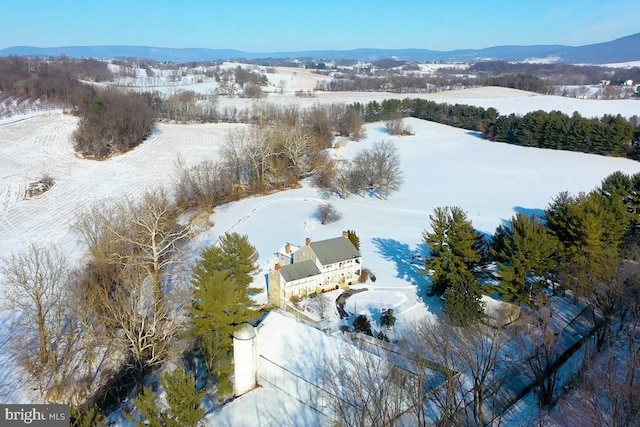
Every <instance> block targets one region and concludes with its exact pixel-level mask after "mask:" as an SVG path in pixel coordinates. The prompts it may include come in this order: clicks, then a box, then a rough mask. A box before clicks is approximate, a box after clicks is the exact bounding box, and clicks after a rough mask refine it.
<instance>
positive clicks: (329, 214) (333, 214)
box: [316, 203, 342, 225]
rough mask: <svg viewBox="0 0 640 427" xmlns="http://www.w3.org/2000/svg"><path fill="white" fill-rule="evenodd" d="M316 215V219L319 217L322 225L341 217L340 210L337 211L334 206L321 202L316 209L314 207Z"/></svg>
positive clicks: (338, 219)
mask: <svg viewBox="0 0 640 427" xmlns="http://www.w3.org/2000/svg"><path fill="white" fill-rule="evenodd" d="M316 215H317V216H318V219H320V222H321V223H322V225H327V224H331V223H332V222H337V221H340V220H341V219H342V215H341V214H340V212H338V211H337V210H336V208H334V207H333V205H331V204H329V203H323V204H321V205H320V206H318V209H316Z"/></svg>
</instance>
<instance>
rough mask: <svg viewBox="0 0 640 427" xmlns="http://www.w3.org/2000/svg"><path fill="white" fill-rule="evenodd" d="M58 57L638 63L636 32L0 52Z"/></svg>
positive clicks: (639, 35)
mask: <svg viewBox="0 0 640 427" xmlns="http://www.w3.org/2000/svg"><path fill="white" fill-rule="evenodd" d="M9 55H17V56H39V57H48V56H60V55H67V56H69V57H72V58H140V59H152V60H156V61H170V62H190V61H215V60H225V59H243V58H251V59H268V58H274V59H283V58H313V59H324V60H335V59H354V60H361V61H374V60H379V59H384V58H391V57H393V58H397V59H400V60H409V61H449V62H476V61H480V60H489V59H493V60H503V61H523V60H526V59H529V58H546V57H557V58H558V61H559V62H567V63H590V64H605V63H614V62H629V61H639V60H640V33H636V34H632V35H629V36H625V37H620V38H617V39H615V40H611V41H607V42H601V43H593V44H588V45H583V46H565V45H501V46H491V47H486V48H481V49H455V50H449V51H438V50H431V49H421V48H404V49H378V48H358V49H347V50H336V49H327V50H306V51H278V52H246V51H242V50H237V49H211V48H166V47H155V46H118V45H114V46H111V45H96V46H60V47H49V48H41V47H33V46H11V47H7V48H4V49H1V50H0V56H9Z"/></svg>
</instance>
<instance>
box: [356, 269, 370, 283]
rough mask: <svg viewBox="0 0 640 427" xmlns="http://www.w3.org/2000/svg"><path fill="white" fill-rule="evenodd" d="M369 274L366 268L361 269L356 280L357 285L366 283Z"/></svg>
mask: <svg viewBox="0 0 640 427" xmlns="http://www.w3.org/2000/svg"><path fill="white" fill-rule="evenodd" d="M370 274H371V270H369V269H368V268H363V269H362V270H361V271H360V277H359V278H358V283H366V282H367V280H369V275H370Z"/></svg>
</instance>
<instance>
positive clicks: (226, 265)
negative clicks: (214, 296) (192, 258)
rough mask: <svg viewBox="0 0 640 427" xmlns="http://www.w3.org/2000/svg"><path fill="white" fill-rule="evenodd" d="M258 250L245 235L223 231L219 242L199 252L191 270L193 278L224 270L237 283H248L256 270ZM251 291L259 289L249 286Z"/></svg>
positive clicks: (256, 291)
mask: <svg viewBox="0 0 640 427" xmlns="http://www.w3.org/2000/svg"><path fill="white" fill-rule="evenodd" d="M257 262H258V251H256V248H255V247H254V246H252V245H251V243H249V238H248V237H247V236H246V235H241V234H238V233H225V234H223V235H222V236H220V244H219V245H212V246H209V247H208V248H207V249H205V250H204V251H203V252H202V253H201V254H200V260H199V261H198V264H197V265H196V268H195V270H194V272H193V275H194V280H196V281H197V280H199V279H200V278H204V277H207V276H208V275H210V274H212V273H214V272H220V271H222V272H226V273H227V274H228V275H229V276H231V277H232V278H233V279H235V280H236V281H237V282H238V284H240V285H241V286H242V285H249V284H251V282H252V281H253V274H254V273H256V272H257V271H258V264H257ZM249 291H250V292H253V293H258V292H260V290H259V289H253V288H251V289H250V290H249Z"/></svg>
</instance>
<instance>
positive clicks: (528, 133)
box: [350, 98, 640, 160]
mask: <svg viewBox="0 0 640 427" xmlns="http://www.w3.org/2000/svg"><path fill="white" fill-rule="evenodd" d="M350 108H353V109H355V110H356V111H358V112H359V113H360V114H361V115H362V117H363V120H364V121H365V122H374V121H379V120H388V119H390V118H392V117H394V115H402V116H405V117H406V116H409V117H415V118H418V119H424V120H429V121H434V122H437V123H442V124H446V125H449V126H454V127H459V128H462V129H469V130H472V131H476V132H481V133H482V135H483V136H484V137H485V138H487V139H489V140H491V141H497V142H506V143H509V144H515V145H521V146H525V147H538V148H550V149H556V150H568V151H580V152H584V153H592V154H601V155H606V156H619V157H627V158H630V159H634V160H638V159H640V152H639V145H640V119H639V118H638V116H633V117H631V118H629V119H626V118H624V117H622V116H621V115H619V114H618V115H615V116H614V115H610V114H606V115H604V116H603V117H600V118H585V117H583V116H581V115H580V114H579V113H577V112H575V113H573V114H572V115H571V116H568V115H566V114H564V113H562V112H559V111H551V112H545V111H541V110H539V111H534V112H531V113H527V114H525V115H524V116H519V115H516V114H509V115H507V116H505V115H500V114H499V113H498V111H497V110H496V109H495V108H492V107H490V108H487V109H485V108H483V107H475V106H470V105H461V104H454V105H451V104H447V103H437V102H434V101H428V100H424V99H409V98H405V99H403V100H399V99H389V100H384V101H382V102H377V101H372V102H369V103H366V104H362V103H353V104H351V105H350Z"/></svg>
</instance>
